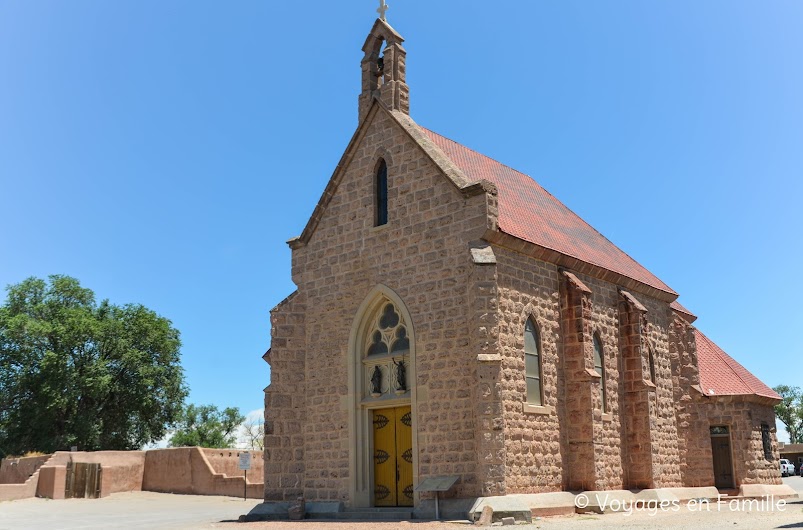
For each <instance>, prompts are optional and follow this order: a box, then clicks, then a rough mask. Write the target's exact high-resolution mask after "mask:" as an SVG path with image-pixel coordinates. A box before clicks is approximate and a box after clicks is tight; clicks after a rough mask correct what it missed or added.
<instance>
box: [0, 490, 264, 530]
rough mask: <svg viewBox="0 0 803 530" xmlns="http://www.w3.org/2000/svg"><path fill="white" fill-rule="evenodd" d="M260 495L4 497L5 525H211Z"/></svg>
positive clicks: (52, 528) (0, 509) (0, 523)
mask: <svg viewBox="0 0 803 530" xmlns="http://www.w3.org/2000/svg"><path fill="white" fill-rule="evenodd" d="M258 502H259V501H258V500H256V499H248V500H247V501H244V500H243V499H241V498H240V499H237V498H234V497H211V496H202V495H171V494H169V493H153V492H149V491H137V492H131V493H114V494H112V495H109V496H108V497H104V498H102V499H69V500H57V501H54V500H49V499H23V500H19V501H8V502H0V530H11V529H14V530H16V529H37V530H39V529H41V530H62V529H64V530H77V529H82V530H83V529H89V528H104V529H105V528H143V529H145V528H147V529H152V528H154V529H155V528H159V529H162V528H164V529H177V528H212V527H214V526H213V525H215V524H217V523H219V522H220V521H236V520H237V518H238V517H239V516H240V515H241V514H244V513H248V511H249V510H250V509H251V508H253V507H254V505H256V504H257V503H258Z"/></svg>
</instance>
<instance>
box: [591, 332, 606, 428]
mask: <svg viewBox="0 0 803 530" xmlns="http://www.w3.org/2000/svg"><path fill="white" fill-rule="evenodd" d="M594 370H596V371H597V373H598V374H599V375H600V376H602V378H601V379H600V386H599V388H600V394H601V396H600V397H601V398H602V412H603V413H605V412H607V411H608V405H607V401H608V400H607V397H608V396H607V392H606V388H605V352H604V351H603V349H602V341H600V340H599V334H597V333H594Z"/></svg>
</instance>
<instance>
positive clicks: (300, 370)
mask: <svg viewBox="0 0 803 530" xmlns="http://www.w3.org/2000/svg"><path fill="white" fill-rule="evenodd" d="M305 310H306V305H305V303H304V298H303V295H302V294H301V293H298V292H296V293H293V294H292V295H290V296H289V297H288V298H286V299H285V300H283V301H282V302H281V303H280V304H279V305H278V306H277V307H276V308H275V309H274V310H273V311H271V350H270V353H269V354H267V355H266V359H265V360H266V361H268V362H269V363H270V365H271V372H270V376H271V381H270V385H268V388H267V389H266V391H265V411H266V417H265V449H264V454H265V467H264V481H265V500H274V501H281V500H295V499H296V498H297V497H298V496H299V495H301V494H303V487H304V486H303V485H304V470H305V461H304V445H305V439H304V435H303V428H304V423H305V419H306V417H307V408H306V407H307V393H306V386H305V371H306V332H305V330H306V326H305V323H306V317H305Z"/></svg>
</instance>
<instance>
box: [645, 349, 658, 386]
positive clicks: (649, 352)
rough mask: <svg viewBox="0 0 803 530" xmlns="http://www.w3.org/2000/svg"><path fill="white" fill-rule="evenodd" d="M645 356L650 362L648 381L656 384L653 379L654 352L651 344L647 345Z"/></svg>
mask: <svg viewBox="0 0 803 530" xmlns="http://www.w3.org/2000/svg"><path fill="white" fill-rule="evenodd" d="M647 357H649V359H648V361H649V363H650V381H651V382H652V384H654V385H655V384H658V383H657V381H656V380H655V353H653V351H652V346H647Z"/></svg>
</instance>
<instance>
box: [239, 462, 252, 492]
mask: <svg viewBox="0 0 803 530" xmlns="http://www.w3.org/2000/svg"><path fill="white" fill-rule="evenodd" d="M240 469H242V470H243V500H244V501H245V500H248V470H249V469H251V453H249V452H248V451H243V452H242V453H240Z"/></svg>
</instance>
